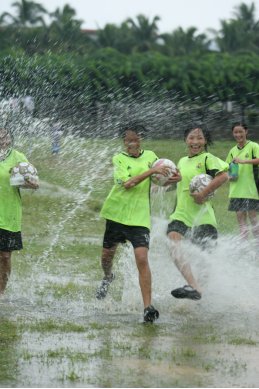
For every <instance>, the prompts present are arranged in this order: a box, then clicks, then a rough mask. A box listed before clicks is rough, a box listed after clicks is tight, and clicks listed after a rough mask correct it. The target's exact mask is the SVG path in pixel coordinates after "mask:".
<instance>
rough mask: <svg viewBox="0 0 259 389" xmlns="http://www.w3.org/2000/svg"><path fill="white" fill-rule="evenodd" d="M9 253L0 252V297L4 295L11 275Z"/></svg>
mask: <svg viewBox="0 0 259 389" xmlns="http://www.w3.org/2000/svg"><path fill="white" fill-rule="evenodd" d="M11 255H12V253H11V252H7V251H0V295H1V294H3V293H4V290H5V288H6V285H7V281H8V279H9V277H10V274H11Z"/></svg>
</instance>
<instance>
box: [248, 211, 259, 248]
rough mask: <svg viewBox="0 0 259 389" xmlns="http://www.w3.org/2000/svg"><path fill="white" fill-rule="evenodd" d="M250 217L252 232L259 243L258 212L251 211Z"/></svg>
mask: <svg viewBox="0 0 259 389" xmlns="http://www.w3.org/2000/svg"><path fill="white" fill-rule="evenodd" d="M248 216H249V219H250V222H251V225H252V232H253V235H254V237H255V239H256V240H257V242H258V243H259V221H258V220H257V212H256V211H249V212H248Z"/></svg>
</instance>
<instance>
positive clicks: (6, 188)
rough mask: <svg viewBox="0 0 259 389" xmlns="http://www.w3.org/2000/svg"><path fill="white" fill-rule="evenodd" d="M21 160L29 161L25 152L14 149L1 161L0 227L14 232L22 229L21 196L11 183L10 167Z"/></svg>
mask: <svg viewBox="0 0 259 389" xmlns="http://www.w3.org/2000/svg"><path fill="white" fill-rule="evenodd" d="M19 162H28V161H27V158H26V157H25V155H24V154H22V153H20V152H19V151H17V150H14V149H13V150H12V151H11V153H10V154H9V155H8V157H7V158H6V159H5V160H4V161H1V162H0V228H2V229H4V230H8V231H12V232H17V231H21V219H22V202H21V196H20V192H19V190H18V189H17V188H16V187H13V186H11V185H10V169H12V168H13V167H14V166H16V165H17V164H18V163H19Z"/></svg>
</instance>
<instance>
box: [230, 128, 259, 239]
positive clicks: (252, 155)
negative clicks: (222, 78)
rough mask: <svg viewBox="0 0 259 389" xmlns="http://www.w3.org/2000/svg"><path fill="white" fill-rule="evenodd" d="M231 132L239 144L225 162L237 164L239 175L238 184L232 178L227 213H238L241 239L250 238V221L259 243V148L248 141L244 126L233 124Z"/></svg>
mask: <svg viewBox="0 0 259 389" xmlns="http://www.w3.org/2000/svg"><path fill="white" fill-rule="evenodd" d="M232 133H233V137H234V139H235V140H236V142H237V144H236V146H234V147H232V149H231V150H230V151H229V153H228V156H227V159H226V161H227V162H228V163H229V164H231V162H234V163H235V164H238V165H237V166H238V175H237V178H236V180H235V181H231V179H230V187H229V198H230V202H229V207H228V210H229V211H234V212H236V215H237V221H238V225H239V230H240V236H241V237H242V238H243V239H244V240H247V239H248V235H249V226H248V219H249V220H250V223H251V225H252V232H253V234H254V237H255V238H256V239H257V240H258V241H259V225H258V220H257V212H258V211H259V195H258V191H259V182H258V181H259V166H258V165H259V145H258V143H256V142H252V141H250V140H248V139H247V134H248V128H247V126H246V124H245V123H240V122H237V123H234V124H233V126H232Z"/></svg>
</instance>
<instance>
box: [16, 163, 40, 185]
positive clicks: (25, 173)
mask: <svg viewBox="0 0 259 389" xmlns="http://www.w3.org/2000/svg"><path fill="white" fill-rule="evenodd" d="M30 184H32V185H34V186H35V188H37V187H38V186H39V177H38V172H37V169H36V168H35V167H34V166H33V165H32V164H30V163H29V162H20V163H18V165H16V166H15V167H14V168H13V169H12V170H11V177H10V185H11V186H18V187H19V188H23V189H32V188H31V186H30Z"/></svg>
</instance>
